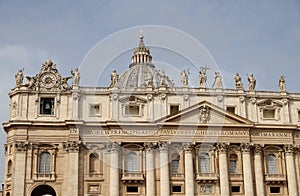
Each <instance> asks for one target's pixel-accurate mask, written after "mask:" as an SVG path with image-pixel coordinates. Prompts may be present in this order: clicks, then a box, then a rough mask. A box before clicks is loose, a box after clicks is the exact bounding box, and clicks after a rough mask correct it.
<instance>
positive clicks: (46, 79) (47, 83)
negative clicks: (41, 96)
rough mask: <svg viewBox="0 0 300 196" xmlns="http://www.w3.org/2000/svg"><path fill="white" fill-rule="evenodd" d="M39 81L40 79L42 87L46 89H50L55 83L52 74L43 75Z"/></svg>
mask: <svg viewBox="0 0 300 196" xmlns="http://www.w3.org/2000/svg"><path fill="white" fill-rule="evenodd" d="M41 79H42V84H43V86H44V87H46V88H51V87H53V86H54V85H55V83H56V77H55V75H54V74H52V73H46V74H43V75H42V77H41Z"/></svg>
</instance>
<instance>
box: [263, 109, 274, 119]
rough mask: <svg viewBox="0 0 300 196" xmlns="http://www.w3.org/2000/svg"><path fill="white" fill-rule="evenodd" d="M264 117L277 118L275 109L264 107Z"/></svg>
mask: <svg viewBox="0 0 300 196" xmlns="http://www.w3.org/2000/svg"><path fill="white" fill-rule="evenodd" d="M263 117H264V118H268V119H274V118H275V109H264V110H263Z"/></svg>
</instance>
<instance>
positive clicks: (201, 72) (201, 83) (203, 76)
mask: <svg viewBox="0 0 300 196" xmlns="http://www.w3.org/2000/svg"><path fill="white" fill-rule="evenodd" d="M207 70H209V68H208V67H206V66H205V67H203V66H201V67H200V70H199V86H200V88H205V86H206V81H207V76H206V71H207Z"/></svg>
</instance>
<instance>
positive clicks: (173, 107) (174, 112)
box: [170, 105, 179, 115]
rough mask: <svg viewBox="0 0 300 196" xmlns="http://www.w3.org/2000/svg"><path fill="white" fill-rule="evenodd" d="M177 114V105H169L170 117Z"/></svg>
mask: <svg viewBox="0 0 300 196" xmlns="http://www.w3.org/2000/svg"><path fill="white" fill-rule="evenodd" d="M178 112H179V105H170V115H174V114H177V113H178Z"/></svg>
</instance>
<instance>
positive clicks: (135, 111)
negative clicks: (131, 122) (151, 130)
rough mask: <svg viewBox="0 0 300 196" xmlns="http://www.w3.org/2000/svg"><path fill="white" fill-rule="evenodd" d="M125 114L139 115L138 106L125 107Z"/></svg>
mask: <svg viewBox="0 0 300 196" xmlns="http://www.w3.org/2000/svg"><path fill="white" fill-rule="evenodd" d="M125 114H126V115H130V116H138V115H140V106H138V105H127V106H125Z"/></svg>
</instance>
